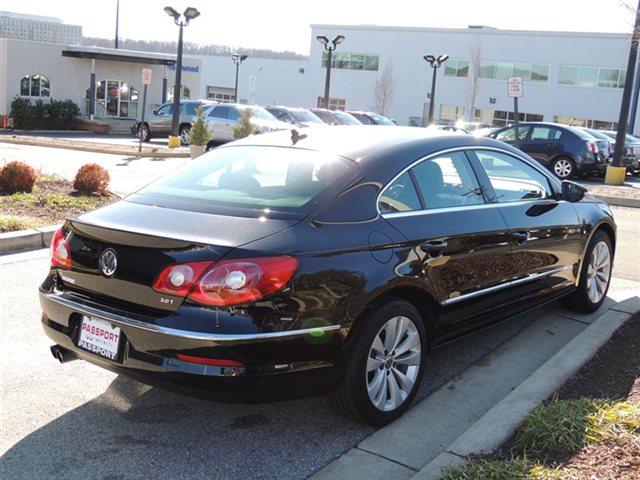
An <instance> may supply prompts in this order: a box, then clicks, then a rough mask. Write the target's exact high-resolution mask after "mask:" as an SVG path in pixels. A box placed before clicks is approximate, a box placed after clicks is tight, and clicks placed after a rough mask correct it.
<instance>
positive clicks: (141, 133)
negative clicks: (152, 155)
mask: <svg viewBox="0 0 640 480" xmlns="http://www.w3.org/2000/svg"><path fill="white" fill-rule="evenodd" d="M138 138H139V139H140V140H142V141H143V142H148V141H149V140H150V139H151V130H150V129H149V125H148V124H146V123H141V124H140V125H139V126H138Z"/></svg>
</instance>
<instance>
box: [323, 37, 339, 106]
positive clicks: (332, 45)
mask: <svg viewBox="0 0 640 480" xmlns="http://www.w3.org/2000/svg"><path fill="white" fill-rule="evenodd" d="M316 40H318V41H319V42H320V43H321V44H322V45H323V46H324V49H325V50H326V51H327V76H326V78H325V81H324V100H323V102H322V103H323V105H322V107H323V108H329V88H330V85H331V57H332V54H333V51H334V50H335V49H336V47H337V46H338V45H340V44H341V43H342V42H343V41H344V35H336V36H335V37H334V38H333V40H331V41H329V39H328V38H327V37H326V36H325V35H318V36H317V37H316Z"/></svg>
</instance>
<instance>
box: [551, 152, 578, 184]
mask: <svg viewBox="0 0 640 480" xmlns="http://www.w3.org/2000/svg"><path fill="white" fill-rule="evenodd" d="M551 171H552V172H553V174H554V175H555V176H556V177H558V178H559V179H561V180H568V179H570V178H572V177H573V176H574V175H575V174H576V164H575V163H574V162H573V160H571V159H570V158H569V157H558V158H556V159H555V160H554V161H553V162H551Z"/></svg>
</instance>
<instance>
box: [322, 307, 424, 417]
mask: <svg viewBox="0 0 640 480" xmlns="http://www.w3.org/2000/svg"><path fill="white" fill-rule="evenodd" d="M356 328H359V329H358V331H356V332H355V334H356V335H357V338H356V339H354V340H355V342H356V343H355V345H354V346H353V349H352V351H351V352H350V354H349V356H348V357H347V360H346V368H345V373H344V376H343V378H342V380H341V383H340V384H339V386H338V387H337V388H336V389H335V390H334V391H333V392H332V393H331V394H330V396H329V401H330V403H331V404H332V405H333V406H334V408H335V409H336V410H337V411H338V412H339V413H340V414H342V415H344V416H346V417H349V418H351V419H354V420H357V421H363V422H366V423H370V424H373V425H385V424H387V423H389V422H392V421H393V420H395V419H396V418H398V417H400V416H401V415H402V414H403V413H404V412H405V411H406V410H407V409H408V408H409V406H410V405H411V401H412V400H413V398H414V397H415V395H416V392H417V391H418V386H419V385H420V380H421V377H422V372H423V370H424V363H425V354H426V345H427V341H426V332H425V328H424V324H423V322H422V318H421V317H420V314H419V313H418V311H417V310H416V309H415V307H413V305H411V304H410V303H408V302H405V301H403V300H394V301H391V302H389V303H387V304H385V305H384V306H382V307H381V308H379V309H376V310H375V311H373V312H372V313H371V314H369V315H368V316H367V318H364V319H363V320H362V323H361V324H360V325H359V327H356Z"/></svg>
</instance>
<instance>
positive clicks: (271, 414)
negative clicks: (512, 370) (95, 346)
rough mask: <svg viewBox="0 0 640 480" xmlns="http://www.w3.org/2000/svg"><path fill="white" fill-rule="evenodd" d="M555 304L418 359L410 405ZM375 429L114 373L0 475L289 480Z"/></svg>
mask: <svg viewBox="0 0 640 480" xmlns="http://www.w3.org/2000/svg"><path fill="white" fill-rule="evenodd" d="M556 307H557V305H556V304H555V303H553V304H551V305H547V306H545V307H541V308H539V309H536V310H535V311H533V312H530V313H528V314H524V315H521V316H519V317H516V318H514V319H511V320H509V321H507V322H503V323H500V324H498V325H495V326H493V327H490V328H487V329H485V330H483V331H482V332H480V333H477V334H474V335H470V336H468V337H465V338H463V339H460V340H457V341H456V342H452V343H450V344H447V345H444V346H443V347H440V348H439V349H437V350H436V351H434V352H433V354H432V355H430V356H429V357H428V359H427V361H428V368H427V371H426V373H425V377H424V378H423V383H422V385H421V388H420V391H419V393H418V396H417V400H416V401H419V400H421V399H424V398H425V397H427V396H428V395H430V394H431V393H433V392H434V391H436V390H437V389H438V388H440V387H441V386H443V385H445V384H446V383H447V382H448V381H449V380H451V379H452V378H454V377H456V376H457V375H458V374H460V373H461V372H463V371H464V370H465V369H467V368H468V367H469V366H471V365H473V364H474V363H476V362H478V360H480V359H481V358H483V357H485V356H486V355H487V354H488V353H490V352H492V351H493V350H495V349H496V348H498V347H499V346H500V345H502V344H504V342H506V341H507V340H509V339H510V338H512V337H514V336H515V335H517V334H518V333H519V332H520V331H522V330H523V329H524V328H526V327H527V326H528V325H530V324H531V323H533V322H534V321H535V320H536V318H538V317H540V316H541V315H544V314H545V313H547V312H548V311H550V310H551V309H553V308H556ZM52 361H53V360H52ZM75 365H76V363H75V362H74V363H72V364H70V365H63V366H60V367H59V368H63V369H67V368H75ZM94 369H97V367H90V368H87V369H86V372H83V373H81V374H80V375H79V377H76V378H75V380H76V381H75V383H76V386H77V383H78V381H80V382H84V381H86V382H91V375H92V374H93V373H95V372H96V370H94ZM99 372H100V373H101V374H102V370H99ZM56 375H60V376H61V377H63V376H65V373H64V371H60V373H59V374H56ZM52 377H53V376H52ZM65 380H67V379H65ZM59 381H60V379H59V380H58V382H59ZM69 381H71V382H72V383H73V381H72V380H69ZM69 381H67V383H64V382H60V383H61V384H62V385H65V387H62V386H60V385H58V386H56V382H57V381H56V379H55V378H51V382H52V385H53V388H52V389H51V391H50V392H49V393H48V395H49V396H50V398H49V402H56V396H57V395H64V394H65V393H64V390H65V388H67V386H68V383H69ZM78 388H80V389H81V386H79V387H78ZM54 411H55V410H54ZM425 428H427V426H425ZM375 430H376V429H375V428H374V427H371V426H367V425H361V424H357V423H354V422H351V421H349V420H345V419H344V418H342V417H339V416H338V415H336V413H335V412H334V411H333V410H332V409H331V408H330V407H329V405H328V404H327V402H326V401H325V399H324V398H322V397H313V398H305V399H300V400H291V401H280V402H274V403H264V404H230V403H219V402H214V401H209V400H201V399H197V398H191V397H187V396H183V395H179V394H176V393H172V392H168V391H165V390H161V389H159V388H154V387H150V386H147V385H144V384H141V383H139V382H137V381H135V380H132V379H130V378H128V377H125V376H117V377H115V379H114V380H113V381H111V383H110V384H109V386H108V388H107V390H106V391H104V393H102V394H100V395H98V396H97V397H95V398H93V399H92V400H90V401H88V402H86V403H84V404H82V405H80V406H79V407H77V408H74V409H73V410H70V411H68V412H67V413H64V414H62V415H61V416H59V417H57V418H54V419H53V420H51V421H50V422H49V423H47V424H46V425H44V426H43V427H41V428H39V429H37V430H35V431H33V432H32V433H30V434H28V435H27V436H25V437H24V438H22V439H21V440H20V441H18V442H17V443H15V444H14V445H13V446H12V447H11V448H9V449H8V450H7V452H6V453H5V454H4V455H3V457H2V458H1V459H0V462H1V464H2V469H1V470H2V477H3V478H11V479H12V480H15V479H22V478H24V479H33V478H65V479H76V478H77V479H86V478H100V479H109V480H116V479H125V478H212V479H217V478H220V479H236V478H237V479H240V478H242V479H272V478H278V479H280V480H286V479H296V480H298V479H304V478H307V477H309V476H310V475H311V474H313V473H314V472H315V471H317V470H319V469H321V468H322V467H324V466H325V465H327V464H329V463H331V462H332V461H333V460H334V459H336V458H337V457H339V456H340V455H342V454H344V453H346V452H347V451H349V450H350V449H351V448H353V447H355V446H356V445H358V443H360V442H361V441H363V440H364V439H365V438H367V437H368V436H370V435H371V434H372V433H374V432H375Z"/></svg>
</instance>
